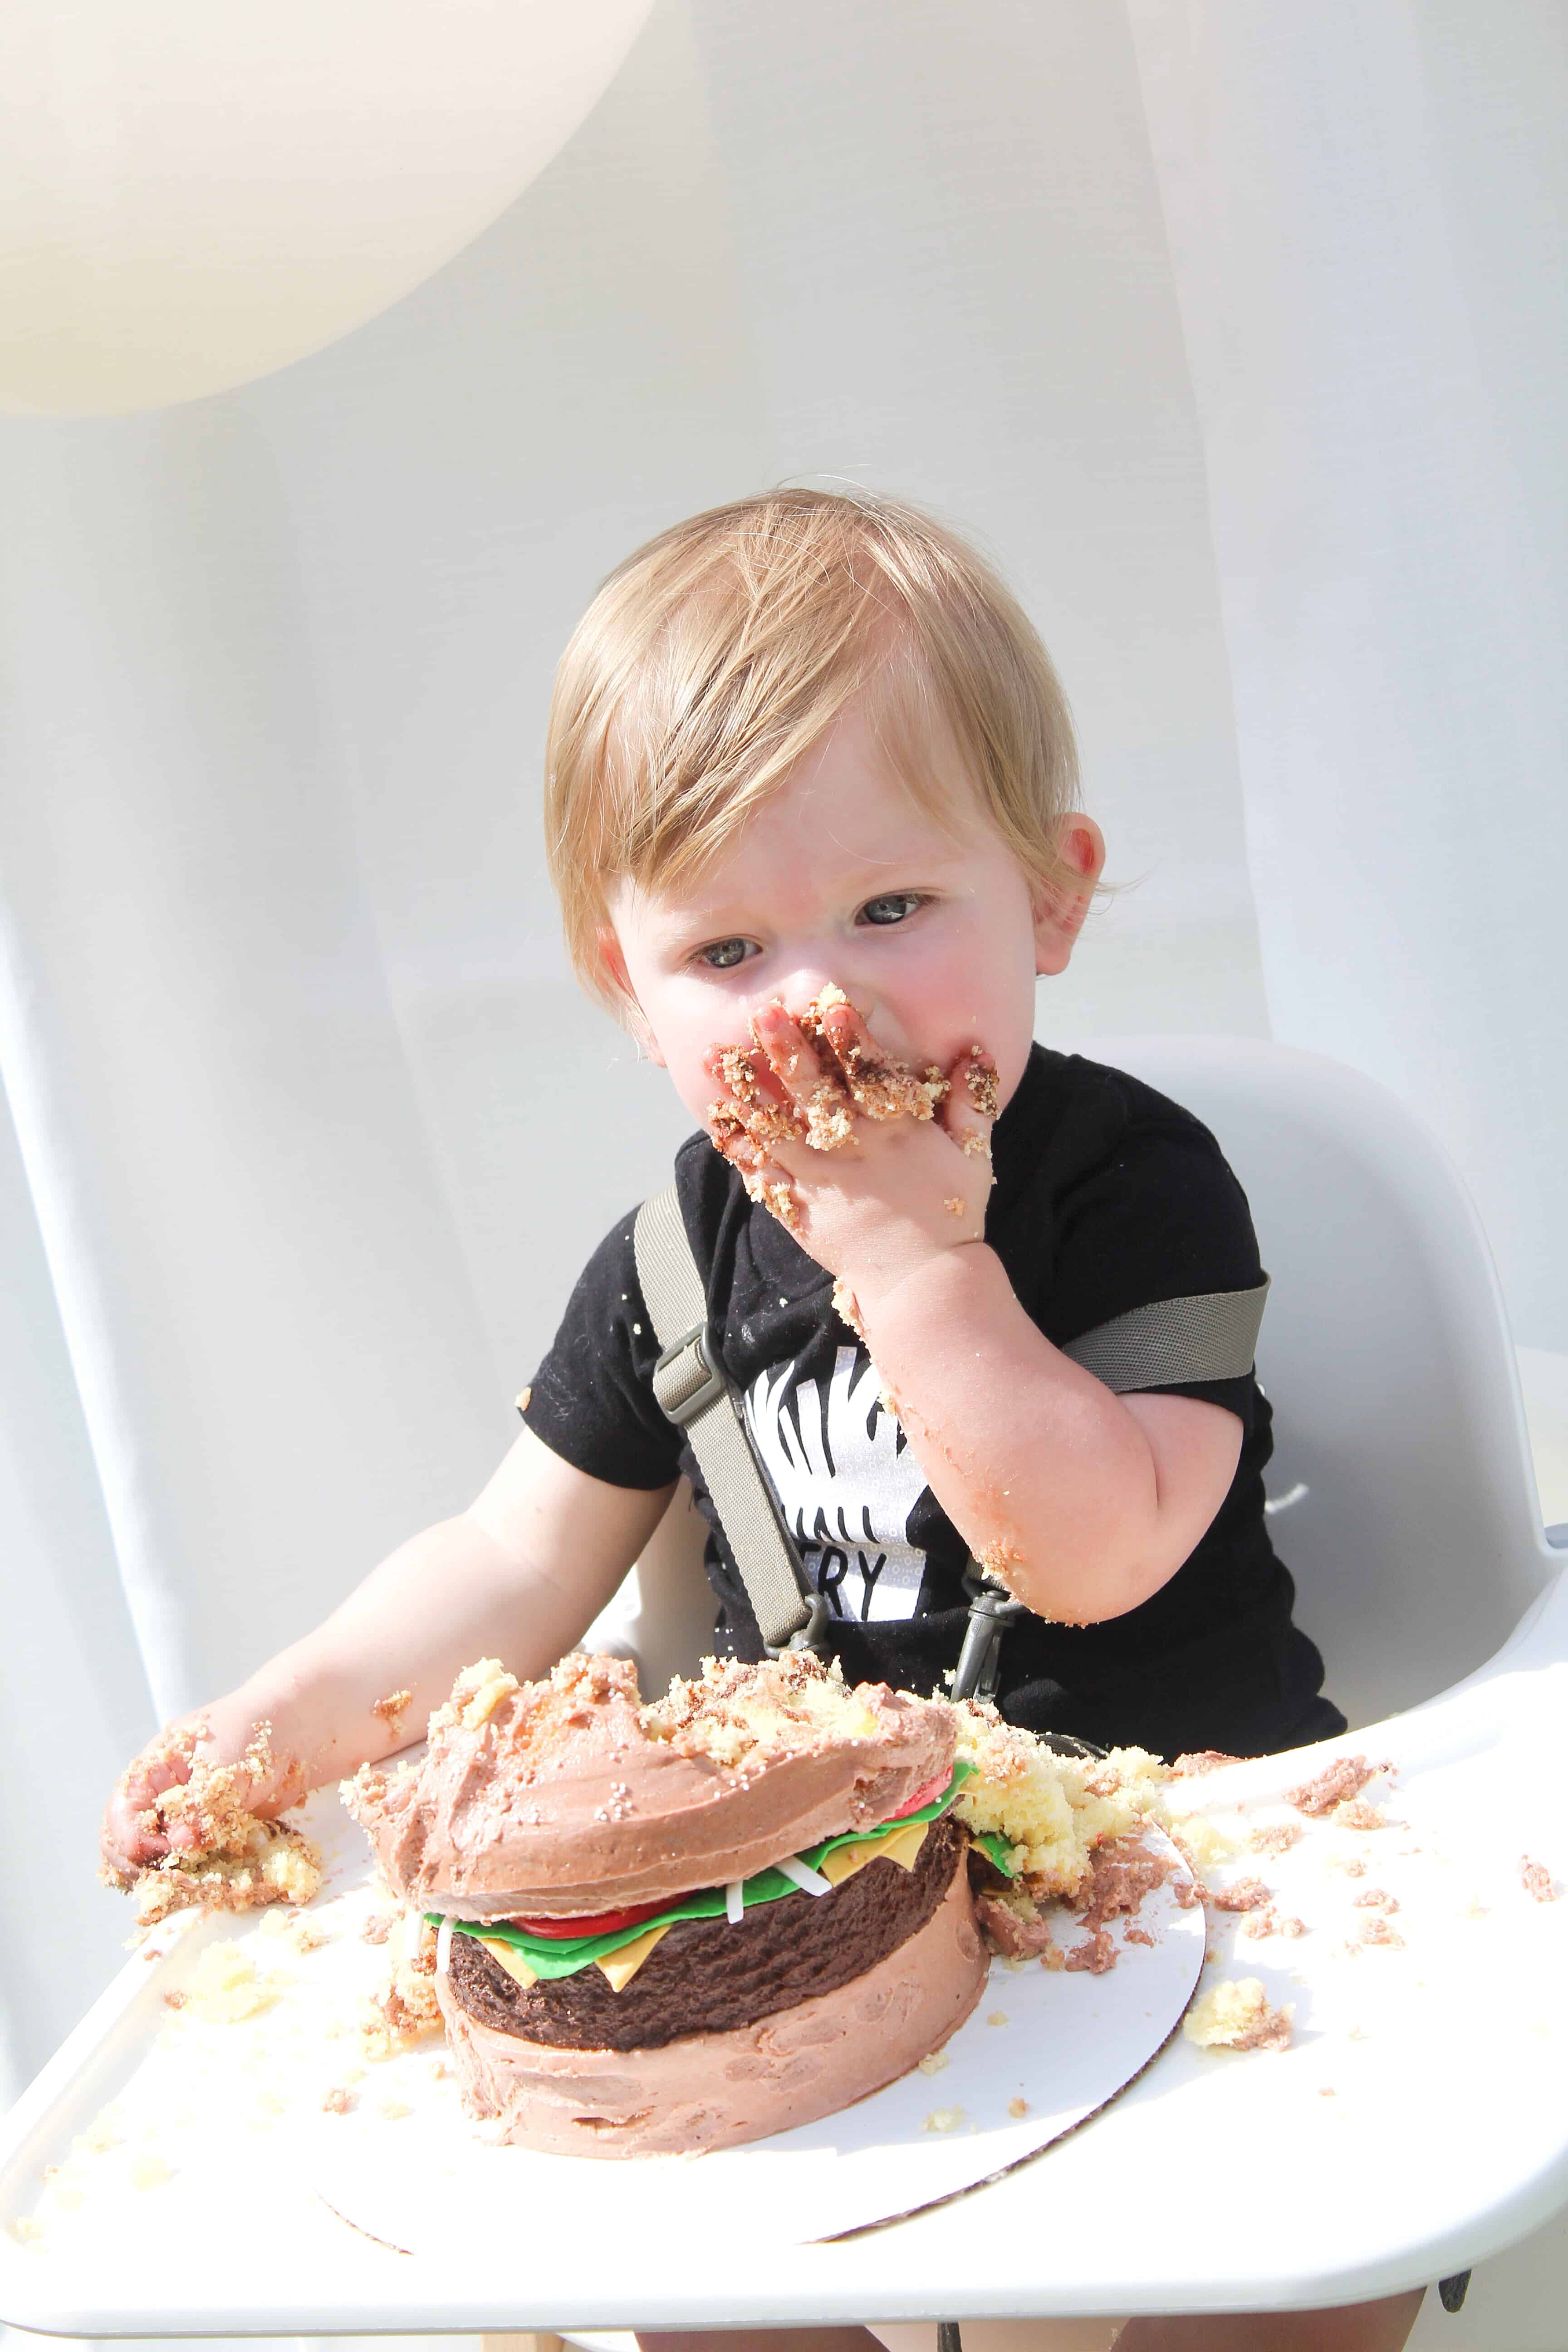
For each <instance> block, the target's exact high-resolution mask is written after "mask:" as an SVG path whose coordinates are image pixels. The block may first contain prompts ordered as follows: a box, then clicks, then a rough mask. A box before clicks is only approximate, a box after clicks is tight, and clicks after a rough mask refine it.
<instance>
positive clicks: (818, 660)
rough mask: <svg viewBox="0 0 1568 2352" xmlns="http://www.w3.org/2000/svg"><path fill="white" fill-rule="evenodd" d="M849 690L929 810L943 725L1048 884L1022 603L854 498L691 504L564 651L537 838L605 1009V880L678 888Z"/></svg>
mask: <svg viewBox="0 0 1568 2352" xmlns="http://www.w3.org/2000/svg"><path fill="white" fill-rule="evenodd" d="M862 693H864V694H866V695H867V696H868V704H869V709H870V715H871V718H872V721H873V724H874V726H875V728H876V730H877V734H878V738H879V740H880V741H881V743H882V744H883V745H884V747H885V748H886V750H887V751H888V752H889V762H890V764H891V766H892V768H893V770H894V772H896V773H897V774H898V775H899V777H900V780H901V781H902V782H904V784H905V785H906V786H907V788H908V789H909V791H910V793H911V794H912V795H913V796H914V797H915V798H916V799H917V800H918V801H919V802H920V803H921V804H922V805H923V806H924V807H926V808H927V809H928V810H936V811H939V812H941V811H942V787H941V786H940V784H939V782H937V779H936V776H935V772H934V770H933V767H932V763H931V760H930V756H929V750H928V747H929V744H930V742H931V736H932V734H933V732H935V731H939V730H941V728H942V726H945V728H946V729H947V730H948V731H949V733H950V734H951V736H952V740H953V741H954V743H955V744H956V746H957V749H958V751H959V754H960V757H961V759H962V761H963V765H964V768H965V770H966V771H967V772H968V774H969V775H970V777H971V778H972V780H973V783H974V786H975V789H976V791H977V793H978V794H979V797H980V801H981V803H982V805H983V807H984V810H985V811H986V812H987V814H989V816H990V818H991V821H992V823H993V824H994V825H995V827H996V829H997V831H998V832H999V833H1000V834H1001V835H1002V837H1003V839H1004V840H1005V842H1006V844H1007V845H1008V847H1009V848H1010V849H1011V851H1012V852H1013V855H1014V856H1015V857H1016V859H1017V861H1018V864H1019V866H1021V867H1022V868H1023V869H1024V871H1025V872H1026V874H1028V875H1029V876H1030V877H1031V879H1032V880H1034V881H1037V882H1038V883H1040V884H1042V885H1046V886H1047V887H1048V886H1049V885H1050V884H1052V883H1054V882H1056V881H1057V880H1058V878H1062V877H1063V869H1062V866H1061V865H1060V863H1059V861H1058V853H1057V835H1058V828H1059V825H1060V823H1061V820H1062V819H1063V818H1064V817H1065V816H1066V815H1067V814H1068V812H1069V811H1070V810H1071V809H1073V808H1074V807H1075V806H1076V805H1077V798H1078V755H1077V747H1076V745H1075V743H1074V740H1073V731H1072V720H1071V718H1070V716H1069V714H1068V706H1067V699H1066V697H1065V696H1064V695H1063V692H1062V689H1061V686H1060V684H1059V682H1058V677H1057V674H1056V672H1055V670H1054V669H1053V668H1052V667H1051V662H1050V657H1049V656H1048V655H1047V652H1046V649H1045V647H1044V646H1043V645H1042V644H1041V643H1040V640H1039V637H1038V635H1037V633H1036V631H1035V628H1034V626H1033V625H1032V624H1031V623H1030V621H1029V619H1028V618H1027V616H1026V614H1025V613H1024V611H1023V609H1022V607H1021V606H1020V605H1019V604H1018V603H1017V601H1016V598H1015V597H1014V596H1013V595H1012V594H1011V593H1009V591H1008V590H1007V589H1006V588H1005V586H1004V585H1003V583H1002V582H1001V580H1000V579H998V577H997V576H996V574H995V572H993V571H992V569H991V567H990V566H989V564H987V563H985V562H984V561H983V560H982V558H981V557H980V556H979V555H977V554H976V553H975V551H974V550H973V548H971V547H969V546H967V545H966V544H965V542H964V541H963V540H962V539H960V538H959V537H957V535H956V534H955V533H954V532H952V531H951V530H947V529H946V528H945V527H944V526H943V525H942V524H941V523H939V522H936V521H934V520H932V519H931V517H930V516H929V515H924V514H921V512H920V511H919V509H916V508H913V507H909V506H904V505H901V504H899V503H896V502H895V501H894V500H892V499H879V498H872V497H869V496H867V495H863V494H861V493H858V492H857V493H855V494H853V495H848V496H847V495H843V494H839V493H833V492H828V491H823V490H804V489H802V490H795V489H785V490H772V491H768V492H766V493H765V494H764V495H763V496H762V497H760V498H752V499H739V500H737V501H736V503H735V504H734V505H732V506H726V507H715V508H714V509H712V510H711V511H710V512H709V513H707V514H700V515H695V516H693V517H692V518H691V520H689V521H688V522H682V523H678V524H677V525H676V526H675V528H674V529H673V530H667V531H663V532H661V533H660V535H659V536H658V538H657V539H654V540H650V541H648V543H647V546H646V547H642V548H639V549H638V550H637V553H636V554H635V555H631V556H628V557H627V559H626V562H624V563H623V564H621V565H620V566H619V568H618V569H617V570H616V571H615V572H612V573H611V574H610V576H609V578H608V579H607V580H606V581H605V583H604V585H603V587H602V588H601V589H600V590H599V592H598V594H597V595H596V596H595V599H594V601H593V603H592V604H590V605H589V607H588V610H587V612H586V613H585V614H584V616H583V619H582V621H581V622H580V623H579V625H578V626H577V629H576V631H575V632H574V635H573V638H572V641H571V643H570V645H569V646H567V648H566V651H565V653H564V654H563V656H562V660H561V667H560V668H559V669H558V671H557V672H556V677H555V691H554V695H553V697H552V703H551V711H550V730H549V736H548V739H547V742H546V747H545V835H546V843H547V847H548V854H549V859H550V869H551V873H552V877H553V879H554V883H555V887H556V890H557V892H558V893H559V895H560V899H561V907H562V915H563V923H564V928H565V934H566V945H567V949H568V951H569V953H570V955H571V958H572V961H573V963H574V966H575V967H576V970H577V971H578V974H579V976H580V977H581V978H582V979H583V981H584V982H585V983H586V985H587V986H588V987H589V988H590V989H592V990H593V991H594V992H595V994H596V995H598V996H599V997H600V998H601V999H602V1000H603V1001H604V1002H605V1003H607V1004H609V1005H610V1006H611V1008H612V1009H613V1010H616V1011H618V1010H620V1009H621V997H620V993H619V992H618V990H617V988H616V983H615V982H614V980H613V978H612V976H611V973H610V971H609V970H608V968H607V966H606V964H605V959H604V954H603V950H602V946H601V935H602V932H603V929H605V926H606V925H607V924H608V922H609V910H608V892H609V890H610V888H611V887H612V886H613V885H614V884H615V883H616V882H617V881H619V880H621V879H623V878H626V879H629V880H630V881H631V882H632V883H633V884H634V885H635V886H636V887H638V888H639V889H647V890H652V889H659V890H666V889H668V888H670V887H675V886H679V884H680V883H681V882H682V881H687V882H690V881H692V880H695V878H696V877H698V876H699V875H700V873H701V871H702V869H703V867H704V866H707V865H708V864H710V863H711V861H712V860H713V859H714V858H715V857H716V856H718V855H719V853H720V852H721V849H722V848H723V847H724V845H726V843H727V842H729V841H730V840H731V839H732V838H733V834H734V829H735V827H736V826H737V825H739V824H742V823H743V822H744V821H745V819H746V818H747V817H748V816H749V815H751V814H752V812H753V811H755V810H756V809H758V808H759V807H761V805H762V804H763V802H764V801H766V800H767V799H768V797H769V796H770V795H771V794H772V793H774V792H776V791H777V790H778V788H779V786H780V785H781V784H782V783H783V782H784V780H785V778H786V777H787V776H788V775H789V773H790V772H791V770H792V769H793V768H794V767H795V765H796V763H797V761H800V760H801V759H802V758H803V757H804V755H805V753H806V752H807V751H810V750H811V749H812V747H813V745H814V744H816V743H817V742H819V741H820V740H821V739H822V737H823V736H824V735H825V734H826V732H827V730H828V729H829V728H830V727H831V726H832V725H833V723H834V721H835V719H837V718H838V716H839V714H840V713H841V712H842V711H843V709H845V707H846V705H847V703H848V702H850V701H851V700H852V699H853V698H854V697H855V696H857V695H858V694H862Z"/></svg>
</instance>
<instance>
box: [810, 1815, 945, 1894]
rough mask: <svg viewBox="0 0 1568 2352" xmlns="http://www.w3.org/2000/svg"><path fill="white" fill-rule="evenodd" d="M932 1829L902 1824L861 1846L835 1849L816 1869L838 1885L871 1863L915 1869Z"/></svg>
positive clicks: (929, 1824)
mask: <svg viewBox="0 0 1568 2352" xmlns="http://www.w3.org/2000/svg"><path fill="white" fill-rule="evenodd" d="M930 1827H931V1823H930V1822H899V1823H898V1825H897V1827H896V1828H893V1829H890V1830H889V1831H888V1832H886V1834H885V1835H884V1836H882V1837H879V1838H867V1839H866V1840H865V1841H864V1842H863V1843H861V1844H859V1845H839V1846H835V1847H834V1849H833V1852H832V1853H826V1854H824V1855H823V1857H822V1860H821V1862H820V1863H819V1864H817V1867H818V1869H819V1870H820V1871H821V1873H822V1874H823V1876H824V1878H830V1879H831V1880H832V1881H833V1884H834V1885H835V1886H840V1885H843V1883H844V1881H845V1879H847V1878H853V1877H854V1875H855V1873H856V1872H857V1871H858V1870H863V1869H864V1868H865V1866H866V1864H867V1863H868V1862H882V1861H887V1862H896V1863H897V1864H898V1865H899V1868H900V1870H912V1869H913V1868H914V1866H915V1862H916V1859H917V1857H918V1855H919V1853H920V1850H921V1846H922V1845H924V1843H925V1840H926V1832H927V1830H929V1829H930Z"/></svg>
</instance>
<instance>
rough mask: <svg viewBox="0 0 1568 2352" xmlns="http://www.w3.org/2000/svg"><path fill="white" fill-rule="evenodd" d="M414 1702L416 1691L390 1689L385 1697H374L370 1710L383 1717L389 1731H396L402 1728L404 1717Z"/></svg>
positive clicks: (373, 1713)
mask: <svg viewBox="0 0 1568 2352" xmlns="http://www.w3.org/2000/svg"><path fill="white" fill-rule="evenodd" d="M413 1703H414V1693H413V1692H412V1691H411V1690H395V1691H388V1692H387V1694H386V1696H385V1697H384V1698H373V1699H372V1701H371V1703H370V1711H371V1713H372V1715H378V1716H379V1717H381V1720H382V1721H383V1723H384V1724H385V1726H386V1727H387V1729H388V1731H394V1732H395V1731H397V1730H399V1729H401V1727H402V1723H403V1718H404V1717H405V1715H406V1714H407V1712H408V1709H409V1707H410V1706H412V1705H413Z"/></svg>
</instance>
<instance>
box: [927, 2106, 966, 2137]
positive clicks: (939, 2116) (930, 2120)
mask: <svg viewBox="0 0 1568 2352" xmlns="http://www.w3.org/2000/svg"><path fill="white" fill-rule="evenodd" d="M962 2122H963V2108H962V2107H933V2108H932V2109H931V2113H930V2115H929V2116H927V2117H926V2119H925V2121H924V2122H923V2123H922V2124H921V2131H928V2132H950V2131H956V2130H957V2129H958V2126H959V2125H960V2124H961V2123H962Z"/></svg>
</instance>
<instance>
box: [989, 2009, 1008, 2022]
mask: <svg viewBox="0 0 1568 2352" xmlns="http://www.w3.org/2000/svg"><path fill="white" fill-rule="evenodd" d="M985 2022H986V2024H987V2025H1005V2024H1006V2022H1007V2012H1006V2011H1005V2009H994V2010H993V2011H991V2014H990V2016H989V2017H988V2018H987V2019H986V2021H985Z"/></svg>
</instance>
